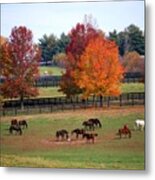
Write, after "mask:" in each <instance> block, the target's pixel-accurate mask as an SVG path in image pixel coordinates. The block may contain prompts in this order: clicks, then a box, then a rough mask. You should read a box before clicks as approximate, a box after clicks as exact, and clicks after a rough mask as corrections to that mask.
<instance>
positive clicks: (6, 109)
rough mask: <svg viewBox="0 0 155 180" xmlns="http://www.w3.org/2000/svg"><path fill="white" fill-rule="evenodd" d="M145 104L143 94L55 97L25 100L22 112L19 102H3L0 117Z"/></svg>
mask: <svg viewBox="0 0 155 180" xmlns="http://www.w3.org/2000/svg"><path fill="white" fill-rule="evenodd" d="M144 104H145V93H142V92H140V93H124V94H121V95H120V96H105V97H103V98H102V102H101V98H100V97H95V96H90V97H89V98H87V99H82V98H81V97H79V96H76V97H74V98H66V97H55V98H37V99H25V100H24V107H25V108H24V110H21V109H20V101H19V100H12V101H5V102H4V105H3V108H2V110H1V113H0V114H1V115H2V116H5V115H18V114H33V113H46V112H55V111H63V110H76V109H82V108H84V109H86V108H98V107H101V106H102V107H110V106H127V105H128V106H129V105H131V106H134V105H144Z"/></svg>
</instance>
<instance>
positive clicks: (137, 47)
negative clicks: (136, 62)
mask: <svg viewBox="0 0 155 180" xmlns="http://www.w3.org/2000/svg"><path fill="white" fill-rule="evenodd" d="M126 32H127V34H128V43H129V51H137V52H138V53H139V54H140V55H144V54H145V39H144V35H143V32H142V31H141V30H140V29H139V27H137V26H135V25H133V24H131V25H130V26H129V27H127V29H126Z"/></svg>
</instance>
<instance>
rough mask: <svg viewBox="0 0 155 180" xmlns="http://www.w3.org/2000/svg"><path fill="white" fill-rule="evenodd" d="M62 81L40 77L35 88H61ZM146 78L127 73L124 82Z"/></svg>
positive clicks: (55, 77)
mask: <svg viewBox="0 0 155 180" xmlns="http://www.w3.org/2000/svg"><path fill="white" fill-rule="evenodd" d="M4 81H5V80H4V78H2V77H1V78H0V83H3V82H4ZM60 81H61V76H51V75H49V76H40V77H39V79H38V80H37V81H36V82H35V86H37V87H54V86H59V85H60ZM143 81H144V76H143V75H142V74H141V73H139V72H135V73H130V72H129V73H125V74H124V79H123V82H126V83H131V82H134V83H135V82H143Z"/></svg>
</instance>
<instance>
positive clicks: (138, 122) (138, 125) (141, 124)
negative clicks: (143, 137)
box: [134, 119, 145, 131]
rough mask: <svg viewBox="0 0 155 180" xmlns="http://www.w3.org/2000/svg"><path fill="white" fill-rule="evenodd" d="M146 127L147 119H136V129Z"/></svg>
mask: <svg viewBox="0 0 155 180" xmlns="http://www.w3.org/2000/svg"><path fill="white" fill-rule="evenodd" d="M144 128H145V121H144V120H142V119H137V120H136V121H135V126H134V129H135V130H136V129H139V130H141V131H142V130H144Z"/></svg>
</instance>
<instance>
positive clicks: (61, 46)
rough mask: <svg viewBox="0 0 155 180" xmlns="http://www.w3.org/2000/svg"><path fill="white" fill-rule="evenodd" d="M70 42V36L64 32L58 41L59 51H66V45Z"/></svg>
mask: <svg viewBox="0 0 155 180" xmlns="http://www.w3.org/2000/svg"><path fill="white" fill-rule="evenodd" d="M69 42H70V38H69V36H68V35H65V33H62V34H61V36H60V38H59V39H58V41H57V46H58V53H65V51H66V47H67V46H68V44H69Z"/></svg>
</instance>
